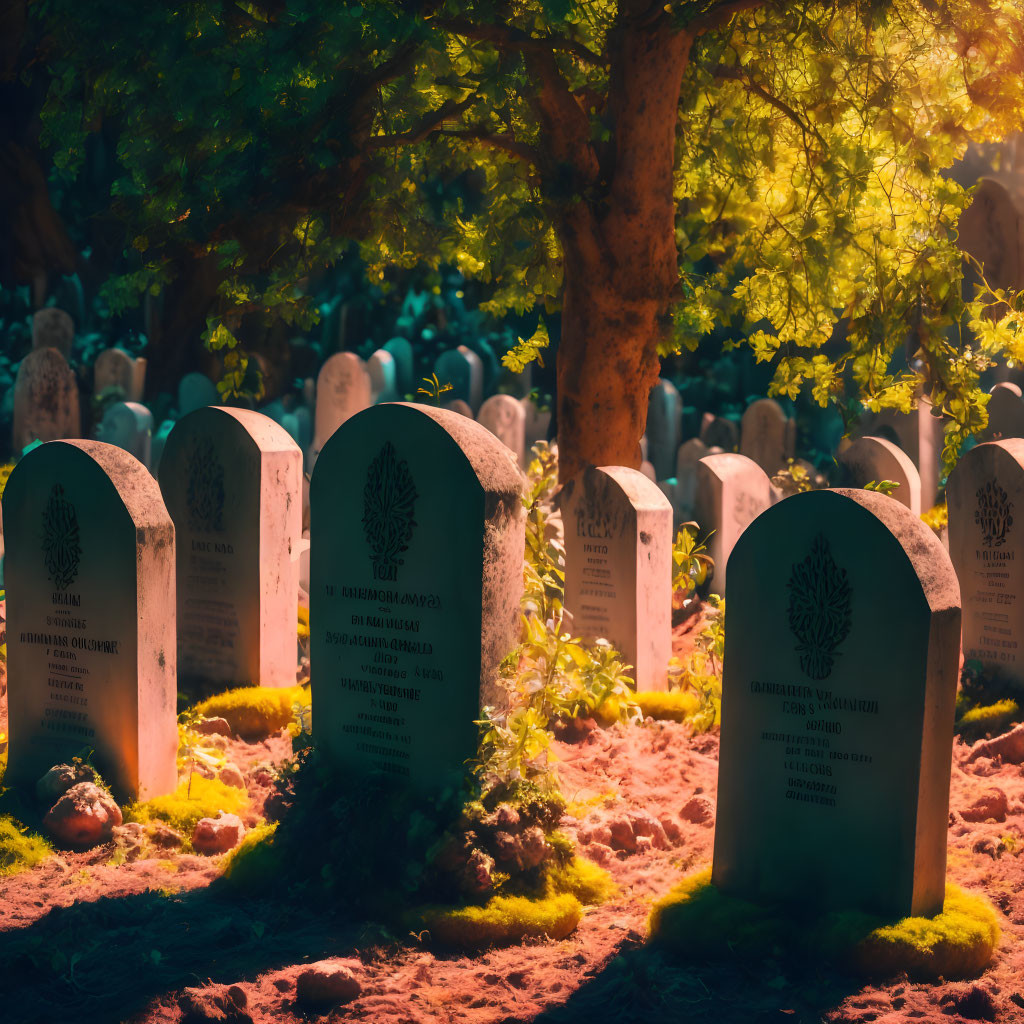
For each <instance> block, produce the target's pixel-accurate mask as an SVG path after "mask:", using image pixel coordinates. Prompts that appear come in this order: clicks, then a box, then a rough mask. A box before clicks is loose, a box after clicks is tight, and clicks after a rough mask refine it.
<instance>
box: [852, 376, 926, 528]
mask: <svg viewBox="0 0 1024 1024" xmlns="http://www.w3.org/2000/svg"><path fill="white" fill-rule="evenodd" d="M932 408H933V406H932V403H931V401H930V400H929V399H928V397H927V396H925V395H921V396H919V397H918V400H917V408H916V409H912V410H911V411H910V412H909V413H901V412H896V411H894V410H892V409H883V410H882V411H881V412H877V413H875V414H874V415H873V416H872V417H870V418H869V420H868V421H867V422H868V429H867V431H866V432H867V433H868V434H869V435H871V436H881V437H885V436H886V434H887V433H890V437H889V438H887V440H888V439H891V440H894V441H895V442H896V444H897V445H898V446H899V447H900V448H902V449H903V451H904V452H906V453H907V455H908V456H909V457H910V461H911V462H912V463H913V464H914V467H915V469H916V470H917V474H918V479H919V480H920V493H921V511H922V512H927V511H928V509H930V508H931V507H932V506H933V505H934V504H935V502H936V501H937V500H938V495H939V480H940V478H941V471H942V445H943V428H942V420H941V418H939V417H938V416H933V415H932Z"/></svg>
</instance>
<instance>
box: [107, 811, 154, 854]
mask: <svg viewBox="0 0 1024 1024" xmlns="http://www.w3.org/2000/svg"><path fill="white" fill-rule="evenodd" d="M111 837H112V838H113V840H114V842H115V843H116V844H117V846H118V847H120V848H121V849H122V850H124V853H125V860H129V861H132V860H138V859H139V857H140V855H141V854H142V848H143V846H144V845H145V842H146V830H145V829H144V828H143V827H142V826H141V825H140V824H139V823H138V822H137V821H129V822H126V823H125V824H124V825H115V826H114V827H113V829H111Z"/></svg>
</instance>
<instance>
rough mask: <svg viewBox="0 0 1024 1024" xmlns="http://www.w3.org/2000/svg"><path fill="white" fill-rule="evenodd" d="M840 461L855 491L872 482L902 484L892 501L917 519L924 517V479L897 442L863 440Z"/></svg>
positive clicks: (853, 444) (845, 450) (879, 439)
mask: <svg viewBox="0 0 1024 1024" xmlns="http://www.w3.org/2000/svg"><path fill="white" fill-rule="evenodd" d="M837 461H838V462H839V464H840V465H841V466H843V467H844V468H845V469H846V471H847V473H848V474H849V476H850V483H851V485H852V486H853V487H863V486H864V485H865V484H868V483H870V482H871V481H872V480H874V481H876V482H879V483H880V482H881V481H883V480H892V481H893V482H894V483H897V484H899V486H898V487H897V488H896V489H895V490H894V491H893V493H892V498H893V499H894V500H895V501H898V502H899V503H900V504H901V505H904V506H906V507H907V508H908V509H910V511H911V512H913V513H914V515H915V516H919V515H920V514H921V512H922V508H921V475H920V474H919V473H918V471H917V466H915V465H914V460H913V459H912V458H911V457H910V456H909V455H908V454H907V453H906V452H905V451H903V449H902V448H900V446H899V445H897V444H895V443H894V442H893V441H889V440H886V438H884V437H859V438H857V440H856V441H854V442H853V443H852V444H851V445H849V446H848V447H847V448H845V449H844V450H843V451H841V452H840V453H839V455H838V456H837Z"/></svg>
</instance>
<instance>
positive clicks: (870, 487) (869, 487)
mask: <svg viewBox="0 0 1024 1024" xmlns="http://www.w3.org/2000/svg"><path fill="white" fill-rule="evenodd" d="M897 487H899V481H898V480H869V481H868V482H867V483H866V484H865V485H864V490H865V491H877V492H878V493H879V494H884V495H886V496H887V497H890V498H891V497H892V493H893V491H895V490H896V488H897Z"/></svg>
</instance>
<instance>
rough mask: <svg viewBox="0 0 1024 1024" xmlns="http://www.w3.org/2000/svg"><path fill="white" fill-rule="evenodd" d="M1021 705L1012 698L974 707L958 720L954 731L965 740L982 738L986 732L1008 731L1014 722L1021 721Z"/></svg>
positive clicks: (994, 733)
mask: <svg viewBox="0 0 1024 1024" xmlns="http://www.w3.org/2000/svg"><path fill="white" fill-rule="evenodd" d="M1020 717H1021V714H1020V705H1019V704H1018V703H1017V702H1016V701H1015V700H1014V699H1013V698H1012V697H1007V698H1005V699H1004V700H999V701H996V702H995V703H994V704H983V705H978V706H977V707H972V708H970V709H969V710H967V711H964V712H963V714H961V715H960V717H959V718H958V719H957V720H956V725H955V726H954V732H957V733H959V734H960V735H961V736H962V737H963V738H964V739H965V740H967V741H973V740H977V739H981V737H982V736H984V735H986V734H992V735H998V734H999V733H1001V732H1006V730H1007V729H1009V728H1010V726H1011V725H1012V724H1013V723H1014V722H1019V721H1020Z"/></svg>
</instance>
